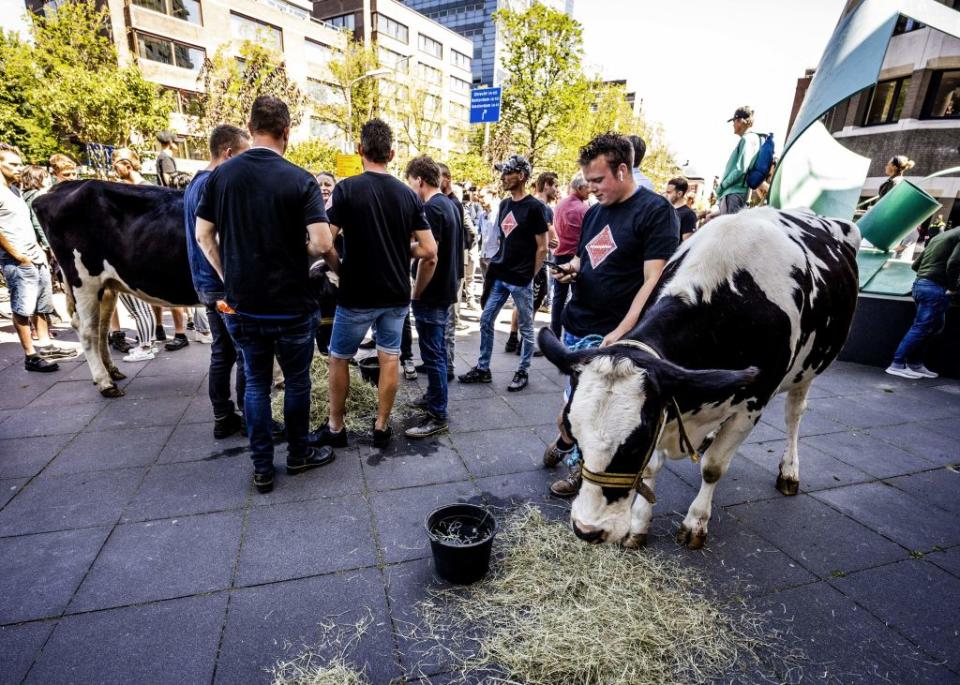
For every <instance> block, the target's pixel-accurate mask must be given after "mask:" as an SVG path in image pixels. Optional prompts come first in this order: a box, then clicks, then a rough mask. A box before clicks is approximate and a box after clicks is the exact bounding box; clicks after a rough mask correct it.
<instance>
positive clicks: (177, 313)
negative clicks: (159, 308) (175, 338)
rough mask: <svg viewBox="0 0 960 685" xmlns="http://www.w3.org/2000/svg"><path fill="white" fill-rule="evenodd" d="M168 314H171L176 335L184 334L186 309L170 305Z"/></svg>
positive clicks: (185, 331) (185, 332) (185, 329)
mask: <svg viewBox="0 0 960 685" xmlns="http://www.w3.org/2000/svg"><path fill="white" fill-rule="evenodd" d="M170 315H171V316H173V332H174V333H176V334H178V335H186V334H187V310H186V309H185V308H184V307H171V308H170Z"/></svg>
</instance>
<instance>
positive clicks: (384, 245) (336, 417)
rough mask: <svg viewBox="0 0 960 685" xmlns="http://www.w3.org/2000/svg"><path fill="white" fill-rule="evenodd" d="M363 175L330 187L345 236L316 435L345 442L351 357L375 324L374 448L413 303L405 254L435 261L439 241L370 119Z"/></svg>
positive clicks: (384, 429)
mask: <svg viewBox="0 0 960 685" xmlns="http://www.w3.org/2000/svg"><path fill="white" fill-rule="evenodd" d="M358 151H359V153H360V158H361V160H362V161H363V173H362V174H360V175H359V176H352V177H350V178H346V179H344V180H343V181H341V182H340V183H338V184H337V187H336V188H334V189H333V195H332V196H331V205H330V224H331V226H332V228H333V232H334V234H342V235H343V255H344V256H343V261H342V262H340V263H339V264H338V271H337V273H338V275H339V276H340V287H339V289H338V290H337V314H336V316H335V317H334V319H333V333H332V334H331V337H330V416H329V417H328V419H327V423H326V425H324V426H323V427H321V428H320V429H319V430H318V431H316V432H315V433H314V434H313V435H311V442H312V443H313V444H317V445H330V446H332V447H345V446H346V445H347V431H346V429H345V428H344V415H345V411H346V402H347V392H348V391H349V388H350V375H349V372H348V368H349V367H348V362H349V360H350V359H352V358H353V356H354V355H355V354H356V353H357V350H358V349H359V347H360V343H361V342H362V341H363V338H364V336H365V335H366V333H367V330H368V329H369V328H370V326H375V327H376V344H377V357H378V361H379V363H380V379H379V382H378V384H377V394H378V397H377V400H378V401H377V418H376V419H375V420H374V424H373V445H374V447H378V448H383V447H386V446H387V445H389V443H390V438H391V435H392V432H391V430H390V412H391V411H392V410H393V402H394V399H395V398H396V395H397V385H398V384H399V369H400V361H399V358H400V346H401V336H402V331H403V320H404V317H405V316H406V313H407V310H408V308H409V305H410V259H411V258H414V259H428V260H429V259H434V258H435V257H436V256H437V245H436V243H435V242H434V239H433V234H432V233H431V232H430V226H429V225H428V224H427V219H426V217H425V216H424V214H423V204H422V203H421V202H420V198H418V197H417V195H416V193H414V192H413V191H412V190H410V188H408V187H407V186H406V185H404V184H403V183H402V182H400V181H399V180H397V179H396V178H394V177H393V176H392V175H391V174H390V172H389V171H388V170H387V164H389V163H390V161H391V160H392V159H393V156H394V150H393V131H391V130H390V127H389V126H388V125H387V124H386V123H384V122H383V121H381V120H380V119H371V120H370V121H368V122H367V123H366V124H364V125H363V128H362V129H361V131H360V145H359V148H358Z"/></svg>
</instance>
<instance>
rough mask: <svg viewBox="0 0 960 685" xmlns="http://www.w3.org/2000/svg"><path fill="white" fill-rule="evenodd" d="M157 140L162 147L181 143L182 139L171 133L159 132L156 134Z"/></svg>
mask: <svg viewBox="0 0 960 685" xmlns="http://www.w3.org/2000/svg"><path fill="white" fill-rule="evenodd" d="M157 140H158V141H160V142H161V143H163V144H164V145H166V144H168V143H181V142H183V138H181V137H180V136H178V135H177V134H176V133H173V132H172V131H160V133H158V134H157Z"/></svg>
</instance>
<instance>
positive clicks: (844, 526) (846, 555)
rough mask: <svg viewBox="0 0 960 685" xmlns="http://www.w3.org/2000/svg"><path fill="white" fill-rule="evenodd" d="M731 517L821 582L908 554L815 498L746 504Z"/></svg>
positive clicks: (804, 496)
mask: <svg viewBox="0 0 960 685" xmlns="http://www.w3.org/2000/svg"><path fill="white" fill-rule="evenodd" d="M729 512H730V513H731V514H733V516H735V517H736V518H737V519H739V520H741V521H742V522H744V523H745V524H746V525H747V526H748V527H749V528H751V529H753V530H755V531H756V532H757V533H759V534H760V535H761V536H762V537H763V538H765V539H766V540H767V541H768V542H770V543H771V544H773V545H774V546H776V547H777V548H778V549H781V550H783V551H784V552H786V553H787V554H788V555H790V557H791V558H792V559H794V560H795V561H797V562H798V563H800V564H802V565H803V567H804V568H806V569H808V570H810V571H813V572H814V573H816V574H817V575H818V576H820V577H821V578H823V577H827V576H829V575H830V574H831V573H834V572H850V571H854V570H857V569H862V568H866V567H869V566H876V565H877V564H882V563H886V562H890V561H894V560H897V559H902V558H904V557H905V556H906V555H907V552H906V550H904V549H903V548H902V547H900V546H899V545H897V544H895V543H893V542H890V541H889V540H887V539H885V538H883V537H881V536H880V535H877V534H876V533H874V532H873V531H871V530H869V529H868V528H866V527H865V526H863V525H861V524H859V523H857V522H856V521H853V520H851V519H850V518H847V517H846V516H845V515H843V514H841V513H840V512H838V511H836V510H834V509H832V508H831V507H829V506H827V505H826V504H823V503H822V502H820V501H818V500H816V499H814V498H813V497H812V496H811V495H803V494H801V495H798V496H797V497H779V498H778V499H775V500H769V501H766V502H754V503H750V504H742V505H739V506H736V507H731V508H730V509H729Z"/></svg>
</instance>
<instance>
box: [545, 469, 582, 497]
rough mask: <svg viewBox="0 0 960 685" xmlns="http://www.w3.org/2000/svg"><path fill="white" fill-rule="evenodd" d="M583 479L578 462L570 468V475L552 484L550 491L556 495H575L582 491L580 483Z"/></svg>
mask: <svg viewBox="0 0 960 685" xmlns="http://www.w3.org/2000/svg"><path fill="white" fill-rule="evenodd" d="M582 482H583V479H582V478H581V477H580V465H579V464H577V465H576V466H574V467H573V468H572V469H570V475H569V476H567V477H566V478H563V479H561V480H558V481H556V482H555V483H554V484H553V485H551V486H550V493H551V494H552V495H554V496H555V497H563V498H567V497H573V496H575V495H576V494H577V493H578V492H580V483H582Z"/></svg>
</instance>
